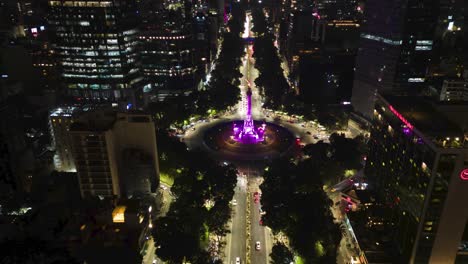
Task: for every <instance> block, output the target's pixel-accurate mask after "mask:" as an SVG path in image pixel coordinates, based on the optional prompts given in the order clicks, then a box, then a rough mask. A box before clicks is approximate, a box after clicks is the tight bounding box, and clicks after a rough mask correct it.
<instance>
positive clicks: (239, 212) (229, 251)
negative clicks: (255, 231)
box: [224, 176, 247, 263]
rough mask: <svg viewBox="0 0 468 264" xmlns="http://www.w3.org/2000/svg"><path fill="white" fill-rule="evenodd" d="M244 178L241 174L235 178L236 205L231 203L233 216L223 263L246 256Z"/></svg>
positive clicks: (243, 260) (233, 261) (232, 261)
mask: <svg viewBox="0 0 468 264" xmlns="http://www.w3.org/2000/svg"><path fill="white" fill-rule="evenodd" d="M246 191H247V190H246V179H245V178H243V177H242V176H240V177H238V178H237V186H236V191H235V194H234V199H235V200H236V202H237V205H232V207H233V210H232V211H233V216H232V221H231V223H230V227H231V229H230V231H231V233H230V234H228V235H227V243H226V257H225V261H224V263H235V260H236V257H240V258H241V260H242V262H245V258H246V257H245V256H246V241H245V236H246V233H245V229H246V214H245V209H246V203H247V196H246Z"/></svg>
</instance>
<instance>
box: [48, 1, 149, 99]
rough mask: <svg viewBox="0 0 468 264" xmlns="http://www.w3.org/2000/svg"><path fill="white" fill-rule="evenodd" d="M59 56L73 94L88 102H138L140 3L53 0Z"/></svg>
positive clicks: (51, 18)
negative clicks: (138, 10) (138, 13)
mask: <svg viewBox="0 0 468 264" xmlns="http://www.w3.org/2000/svg"><path fill="white" fill-rule="evenodd" d="M49 6H50V14H49V24H50V26H51V27H52V30H53V31H54V32H55V36H54V37H55V43H54V44H55V54H56V56H57V63H58V67H59V70H60V72H61V75H60V77H61V79H62V81H63V83H64V85H65V88H66V89H67V91H68V92H69V94H71V95H73V96H76V97H81V98H82V99H84V100H90V101H93V100H94V101H95V100H99V101H101V100H104V101H121V100H124V101H127V102H129V101H130V102H133V103H135V101H137V98H136V97H137V96H136V94H139V93H141V90H142V89H143V86H144V85H143V76H142V74H141V72H140V61H139V58H138V57H139V56H138V51H137V44H138V39H137V34H138V30H137V26H138V17H137V8H136V4H135V1H128V0H112V1H104V0H97V1H89V0H84V1H69V0H51V1H49Z"/></svg>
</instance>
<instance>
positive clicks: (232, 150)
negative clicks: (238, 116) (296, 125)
mask: <svg viewBox="0 0 468 264" xmlns="http://www.w3.org/2000/svg"><path fill="white" fill-rule="evenodd" d="M242 123H243V121H242V120H235V121H227V122H222V123H218V124H216V125H215V126H213V127H211V128H209V129H207V130H205V133H204V135H203V143H204V144H203V145H204V146H205V147H207V148H208V149H209V151H210V152H212V153H213V152H214V153H215V155H216V156H221V157H223V158H224V159H227V160H230V159H242V160H265V159H274V158H278V157H280V156H285V155H290V154H293V153H294V152H295V150H298V149H299V147H298V145H297V144H296V138H295V137H294V135H293V134H292V133H291V132H290V131H289V130H287V129H286V128H284V127H282V126H279V125H277V124H273V123H268V122H266V123H265V122H260V121H254V126H255V127H262V126H264V127H265V132H264V134H263V137H264V139H263V140H262V141H261V142H257V143H252V144H249V143H244V142H242V141H239V140H236V139H235V136H234V135H233V127H235V126H241V125H242Z"/></svg>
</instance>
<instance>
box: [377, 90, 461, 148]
mask: <svg viewBox="0 0 468 264" xmlns="http://www.w3.org/2000/svg"><path fill="white" fill-rule="evenodd" d="M382 98H383V99H384V100H385V101H386V102H388V104H389V109H390V111H392V112H393V114H394V115H395V116H396V117H397V118H399V119H400V120H401V121H402V122H403V123H405V124H406V125H407V126H408V127H409V128H410V129H412V128H415V129H416V130H418V131H420V132H421V133H422V134H423V135H424V136H426V137H428V138H431V139H436V141H439V140H441V139H448V140H449V141H451V140H454V139H456V138H458V140H460V144H461V145H463V142H462V141H463V130H462V129H461V128H460V127H459V126H458V125H457V124H455V123H453V122H451V121H450V120H449V119H448V118H447V117H446V116H445V115H444V114H443V113H442V112H439V111H438V110H437V109H436V108H435V107H434V106H433V105H432V104H431V102H430V100H429V99H427V98H424V97H417V96H393V95H383V96H382ZM437 143H439V142H437Z"/></svg>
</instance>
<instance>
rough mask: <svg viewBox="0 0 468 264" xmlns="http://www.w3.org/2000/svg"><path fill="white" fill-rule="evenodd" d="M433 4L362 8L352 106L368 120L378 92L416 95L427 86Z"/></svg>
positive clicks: (388, 3)
mask: <svg viewBox="0 0 468 264" xmlns="http://www.w3.org/2000/svg"><path fill="white" fill-rule="evenodd" d="M438 8H439V6H438V2H437V1H431V0H425V1H413V0H408V1H406V0H405V1H400V0H392V1H385V2H382V1H375V0H369V1H367V2H366V6H365V11H364V12H365V20H364V23H363V26H362V31H361V39H360V45H359V46H360V48H359V51H358V54H357V59H356V73H355V81H354V87H353V99H352V104H353V106H354V108H355V110H357V111H358V112H361V113H363V114H364V115H365V116H369V117H370V116H371V113H372V109H373V102H374V101H375V96H376V93H377V92H395V93H403V94H413V95H414V94H418V93H419V92H420V91H421V90H422V88H424V86H425V85H426V73H427V68H428V63H429V59H430V57H431V53H432V47H433V39H434V31H435V26H436V21H437V17H438Z"/></svg>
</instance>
